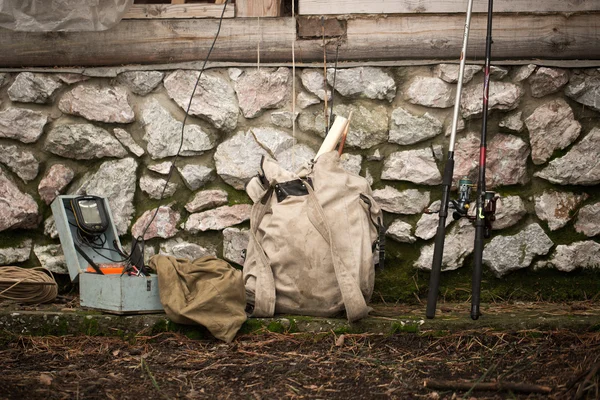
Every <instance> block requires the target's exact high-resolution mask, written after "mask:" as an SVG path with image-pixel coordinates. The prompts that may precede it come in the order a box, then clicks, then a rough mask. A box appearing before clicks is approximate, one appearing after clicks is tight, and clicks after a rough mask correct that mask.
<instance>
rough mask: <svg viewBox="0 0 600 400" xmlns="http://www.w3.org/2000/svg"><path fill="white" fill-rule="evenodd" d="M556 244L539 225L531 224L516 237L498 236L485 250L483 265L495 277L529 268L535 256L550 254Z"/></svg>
mask: <svg viewBox="0 0 600 400" xmlns="http://www.w3.org/2000/svg"><path fill="white" fill-rule="evenodd" d="M553 245H554V243H553V242H552V240H551V239H550V238H549V237H548V235H546V234H545V233H544V230H543V229H542V227H541V226H539V225H538V224H535V223H534V224H530V225H528V226H527V227H526V228H525V229H523V230H521V231H520V232H519V233H517V234H516V235H512V236H496V237H494V238H493V239H492V240H491V241H490V242H489V243H488V244H487V245H486V246H485V247H484V249H483V263H484V264H485V265H487V266H488V267H490V269H491V270H492V272H493V273H494V275H496V276H497V277H502V276H504V275H506V274H507V273H509V272H511V271H514V270H517V269H522V268H527V267H529V266H530V265H531V263H532V261H533V258H534V257H535V256H541V255H544V254H548V252H549V251H550V248H552V246H553Z"/></svg>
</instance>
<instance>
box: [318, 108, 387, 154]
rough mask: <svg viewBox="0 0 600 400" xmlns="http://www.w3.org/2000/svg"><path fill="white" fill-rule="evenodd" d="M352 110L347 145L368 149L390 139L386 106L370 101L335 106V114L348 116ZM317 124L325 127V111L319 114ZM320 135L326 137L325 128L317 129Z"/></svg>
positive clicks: (319, 126)
mask: <svg viewBox="0 0 600 400" xmlns="http://www.w3.org/2000/svg"><path fill="white" fill-rule="evenodd" d="M350 112H352V119H351V120H350V128H349V129H348V135H347V137H346V143H345V145H347V146H350V147H358V148H361V149H368V148H371V147H374V146H377V145H379V144H382V143H385V142H386V141H387V140H388V112H387V110H386V108H385V107H383V106H380V105H374V104H369V103H366V102H364V103H356V104H350V105H344V104H340V105H337V106H335V107H334V109H333V113H334V114H335V115H339V116H342V117H344V118H348V117H349V115H350ZM317 115H319V117H318V118H316V119H315V125H317V126H318V128H321V127H324V123H323V124H322V121H323V117H322V115H323V113H322V112H321V113H319V114H317ZM317 133H318V134H319V136H321V137H324V133H325V131H324V129H320V130H318V131H317Z"/></svg>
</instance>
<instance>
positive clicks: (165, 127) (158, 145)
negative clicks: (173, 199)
mask: <svg viewBox="0 0 600 400" xmlns="http://www.w3.org/2000/svg"><path fill="white" fill-rule="evenodd" d="M141 122H142V124H143V125H144V129H145V131H146V134H145V135H144V137H143V139H144V140H145V141H146V142H147V143H148V144H147V146H146V150H147V151H148V154H150V157H151V158H152V159H153V160H156V159H160V158H164V157H170V156H174V155H175V154H177V150H178V149H179V145H180V143H181V128H182V125H183V123H182V122H179V121H177V120H176V119H175V118H174V117H173V115H171V113H170V112H169V111H168V110H167V109H166V108H164V107H163V106H162V105H160V103H159V102H158V101H157V100H156V99H151V100H150V101H148V102H147V103H146V104H145V105H144V108H143V111H142V118H141ZM214 146H215V140H214V138H213V137H212V136H211V135H210V134H208V133H206V132H205V131H204V130H203V129H202V128H201V127H200V126H198V125H193V124H189V123H187V124H186V126H185V130H184V134H183V146H182V147H181V152H180V155H182V156H193V155H199V154H202V153H204V152H205V151H207V150H210V149H212V148H213V147H214Z"/></svg>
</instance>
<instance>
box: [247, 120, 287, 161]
mask: <svg viewBox="0 0 600 400" xmlns="http://www.w3.org/2000/svg"><path fill="white" fill-rule="evenodd" d="M250 133H251V134H252V136H253V137H254V140H256V143H258V145H259V146H260V147H262V148H263V149H265V150H266V151H267V153H269V154H270V155H271V157H274V158H275V157H276V155H277V154H279V153H281V152H282V151H284V150H287V149H289V148H290V147H292V146H293V145H294V144H295V143H296V140H295V139H294V138H293V137H292V136H291V135H288V134H287V133H286V132H284V131H281V130H279V129H275V128H270V127H257V128H251V129H250Z"/></svg>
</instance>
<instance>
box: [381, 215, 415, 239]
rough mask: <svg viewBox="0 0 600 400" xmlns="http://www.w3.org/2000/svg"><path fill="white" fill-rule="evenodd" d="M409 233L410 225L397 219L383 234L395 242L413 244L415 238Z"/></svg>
mask: <svg viewBox="0 0 600 400" xmlns="http://www.w3.org/2000/svg"><path fill="white" fill-rule="evenodd" d="M411 231H412V225H411V224H409V223H407V222H404V221H401V220H399V219H397V220H395V221H394V222H392V223H391V224H390V226H389V227H388V228H387V230H386V232H385V234H386V236H388V237H390V238H392V239H393V240H395V241H396V242H400V243H414V242H416V241H417V238H416V237H414V236H413V235H412V234H411Z"/></svg>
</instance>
